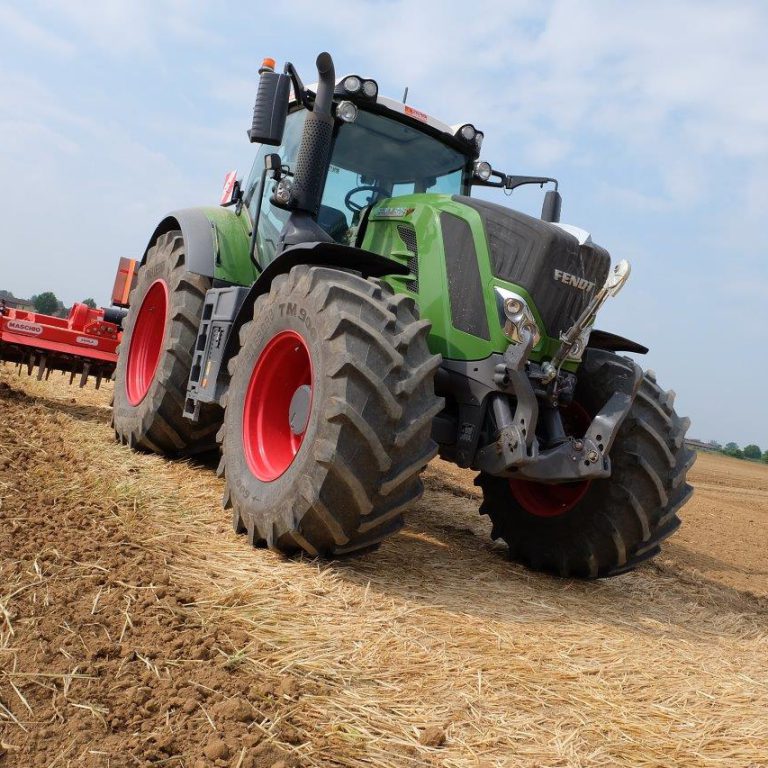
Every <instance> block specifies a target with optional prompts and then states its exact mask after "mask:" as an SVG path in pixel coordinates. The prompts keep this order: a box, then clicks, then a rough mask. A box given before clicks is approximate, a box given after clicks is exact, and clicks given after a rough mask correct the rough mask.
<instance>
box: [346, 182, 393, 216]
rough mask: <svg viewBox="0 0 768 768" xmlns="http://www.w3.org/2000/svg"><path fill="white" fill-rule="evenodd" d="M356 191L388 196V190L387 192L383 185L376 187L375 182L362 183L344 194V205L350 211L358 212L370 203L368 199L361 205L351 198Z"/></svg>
mask: <svg viewBox="0 0 768 768" xmlns="http://www.w3.org/2000/svg"><path fill="white" fill-rule="evenodd" d="M358 192H371V193H373V192H375V193H377V194H379V195H381V196H382V197H387V196H389V192H387V190H386V189H384V188H383V187H377V186H376V185H375V184H363V185H361V186H359V187H353V188H352V189H350V190H349V192H347V194H346V195H345V196H344V205H346V206H347V208H348V209H349V210H350V211H352V213H359V212H360V211H362V210H363V208H365V207H367V206H369V205H370V204H371V201H370V199H369V200H368V201H367V202H365V203H364V204H362V205H361V204H360V203H356V202H355V201H354V200H353V199H352V198H353V196H354V195H356V194H357V193H358Z"/></svg>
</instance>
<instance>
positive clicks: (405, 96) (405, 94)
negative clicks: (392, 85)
mask: <svg viewBox="0 0 768 768" xmlns="http://www.w3.org/2000/svg"><path fill="white" fill-rule="evenodd" d="M407 98H408V86H407V85H406V86H405V93H403V104H405V100H406V99H407Z"/></svg>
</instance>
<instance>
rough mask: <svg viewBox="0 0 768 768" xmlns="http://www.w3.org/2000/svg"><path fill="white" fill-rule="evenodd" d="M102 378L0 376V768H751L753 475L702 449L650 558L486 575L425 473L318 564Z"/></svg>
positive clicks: (460, 480)
mask: <svg viewBox="0 0 768 768" xmlns="http://www.w3.org/2000/svg"><path fill="white" fill-rule="evenodd" d="M110 396H111V389H110V385H107V386H106V387H104V386H103V387H102V389H101V390H100V391H98V392H97V391H95V390H93V389H92V388H91V387H87V388H86V389H84V390H78V389H76V388H70V387H68V386H67V385H66V384H65V383H64V380H63V379H60V378H58V377H55V378H52V379H51V381H49V382H37V381H35V380H33V379H28V378H26V377H22V378H17V377H16V376H15V372H14V370H13V369H12V368H11V367H10V366H0V766H2V768H6V766H7V767H8V768H10V767H11V766H13V767H14V768H16V766H19V767H23V768H27V767H35V768H36V767H37V766H60V767H63V766H93V767H94V768H95V767H96V766H99V767H101V766H105V767H106V766H109V767H118V766H136V765H141V766H144V765H169V766H173V767H174V768H176V767H177V766H188V767H190V768H202V767H203V766H206V767H207V766H228V767H232V768H249V767H251V768H253V767H256V766H258V767H259V768H260V767H261V766H267V767H270V766H271V767H273V768H287V767H288V766H307V767H309V766H361V767H362V766H392V767H393V768H395V767H399V766H422V765H425V766H446V767H454V766H456V767H458V766H507V765H508V766H526V767H528V766H530V767H531V768H533V766H547V767H556V766H558V767H559V766H563V767H565V766H673V765H674V766H753V767H754V766H768V718H766V714H765V713H766V711H768V661H767V659H768V565H767V564H766V560H765V557H766V551H768V467H766V466H764V465H759V464H752V463H749V462H743V461H738V460H734V459H727V458H723V457H720V456H712V455H706V454H705V455H701V456H700V457H699V460H698V463H697V464H696V466H695V467H694V469H693V472H692V481H693V483H694V485H695V486H696V489H697V493H696V495H695V497H694V500H693V502H692V503H691V504H689V505H688V506H686V507H685V509H684V511H683V520H684V525H683V528H682V529H681V531H680V532H679V533H678V534H677V535H676V536H675V537H674V538H673V539H672V540H670V541H669V542H668V543H667V545H666V546H665V548H664V552H663V554H662V556H661V557H660V558H658V559H657V560H656V561H655V562H654V563H652V564H650V565H648V566H646V567H644V568H642V569H640V570H638V571H636V572H634V573H631V574H628V575H626V576H622V577H619V578H615V579H612V580H608V581H604V582H596V583H581V582H576V581H568V580H559V579H552V578H549V577H545V576H540V575H537V574H533V573H530V572H528V571H526V570H525V569H523V568H521V567H519V566H517V565H514V564H511V563H509V562H508V561H507V560H506V558H505V552H504V548H503V547H500V546H498V545H496V544H494V543H492V542H491V541H490V540H489V526H488V524H487V522H486V520H485V519H483V518H480V517H479V516H478V514H477V508H478V506H479V501H478V494H477V489H476V488H475V487H474V486H473V484H472V474H471V473H467V472H464V471H462V470H458V469H457V468H455V467H452V466H450V465H448V464H445V463H443V462H439V461H436V462H434V463H433V464H432V465H431V466H430V467H429V469H428V471H427V485H428V490H427V493H426V494H425V496H424V498H423V499H422V501H421V502H419V503H418V504H417V505H416V506H415V507H414V509H413V511H412V512H411V514H410V516H409V518H408V521H409V524H408V526H407V528H406V529H405V530H404V531H403V532H401V534H399V535H398V536H396V537H394V538H393V539H392V540H390V541H388V542H386V543H385V544H384V545H383V546H382V547H381V548H380V549H378V550H377V551H374V552H372V553H369V554H367V555H364V556H363V557H359V558H354V559H348V560H341V561H336V562H333V563H325V562H318V561H310V560H307V559H296V560H288V559H284V558H281V557H279V556H277V555H275V554H273V553H270V552H267V551H264V550H253V549H251V548H250V547H249V546H247V544H246V542H245V540H244V539H243V538H242V537H237V536H235V535H234V534H233V533H232V531H231V526H230V522H229V519H228V515H227V513H226V512H224V511H223V510H222V509H221V507H220V495H221V490H222V487H221V486H222V484H221V482H220V480H219V479H218V478H217V477H216V475H215V471H214V469H215V463H216V460H215V458H212V459H211V460H210V462H208V463H206V461H203V462H169V461H166V460H164V459H162V458H160V457H157V456H152V455H143V454H137V453H132V452H130V451H129V450H128V449H126V448H124V447H121V446H119V445H118V444H117V443H115V441H114V439H113V433H112V430H111V428H110V426H109V400H110Z"/></svg>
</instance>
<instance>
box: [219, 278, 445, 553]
mask: <svg viewBox="0 0 768 768" xmlns="http://www.w3.org/2000/svg"><path fill="white" fill-rule="evenodd" d="M428 332H429V323H428V322H426V321H421V320H419V319H418V317H417V315H416V307H415V305H414V302H413V301H412V300H411V299H409V298H407V297H405V296H401V295H393V294H392V291H391V290H390V289H389V287H388V286H386V285H384V284H381V283H378V282H377V281H374V280H366V279H364V278H362V277H360V276H359V275H356V274H351V273H348V272H342V271H339V270H334V269H328V268H325V267H309V266H303V265H302V266H297V267H294V268H293V269H292V270H291V272H290V273H289V274H287V275H280V276H278V277H276V278H275V280H274V282H273V284H272V288H271V291H270V293H269V294H268V295H264V296H261V297H259V298H258V299H257V301H256V304H255V306H254V319H253V322H249V323H247V324H245V325H244V326H243V327H242V329H241V331H240V344H241V348H240V352H239V354H238V355H237V357H236V358H235V359H234V360H233V361H231V363H230V372H231V375H232V379H231V383H230V387H229V390H228V392H227V394H226V396H225V399H224V402H225V415H224V426H223V429H222V431H221V433H220V439H221V447H222V460H221V465H220V473H223V474H224V477H225V480H226V487H225V495H224V503H225V506H227V507H231V508H232V510H233V522H234V526H235V530H237V531H238V532H239V533H247V535H248V538H249V539H250V541H251V542H252V543H253V544H254V545H260V546H269V547H270V548H272V549H275V550H279V551H281V552H284V553H286V554H290V553H294V552H298V551H304V552H307V553H308V554H310V555H313V556H314V555H321V556H332V555H340V554H346V553H349V552H354V551H359V550H361V549H365V548H368V547H371V546H372V545H375V544H377V543H378V542H380V541H381V540H382V539H383V538H385V537H386V536H389V535H390V534H392V533H394V532H395V531H397V530H398V529H399V528H400V527H401V526H402V513H403V511H404V510H405V509H407V508H408V506H410V505H411V504H412V503H413V502H414V501H415V500H416V499H417V498H418V497H419V496H420V495H421V493H422V491H423V486H422V482H421V479H420V473H421V470H422V469H423V468H424V466H425V465H426V464H427V462H429V460H430V459H431V458H432V457H433V456H434V455H435V453H436V446H435V444H434V443H433V442H432V439H431V423H432V418H433V417H434V415H435V413H436V412H437V411H438V410H439V409H440V407H441V400H440V399H439V398H437V397H436V396H435V394H434V383H433V379H434V373H435V370H436V369H437V367H438V365H439V362H440V359H439V357H438V356H434V355H431V354H430V353H429V350H428V349H427V344H426V338H427V334H428Z"/></svg>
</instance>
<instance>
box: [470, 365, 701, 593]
mask: <svg viewBox="0 0 768 768" xmlns="http://www.w3.org/2000/svg"><path fill="white" fill-rule="evenodd" d="M627 375H631V370H630V366H629V365H628V363H627V361H626V360H625V359H623V358H621V357H619V356H612V357H611V358H610V359H609V360H608V361H607V362H606V361H605V357H604V356H603V355H601V357H600V359H599V361H598V360H597V358H595V359H591V358H590V355H589V352H587V354H586V355H585V359H584V362H583V363H582V365H581V367H580V369H579V383H578V386H577V389H576V404H575V409H576V412H577V414H578V413H579V412H580V413H581V414H582V415H580V416H578V418H577V421H579V422H584V421H586V425H588V423H589V420H590V417H591V415H593V414H595V413H597V411H599V410H600V408H601V407H602V405H603V404H604V403H605V402H606V401H607V400H608V398H609V397H610V395H611V394H612V392H613V386H612V383H613V382H615V381H616V380H617V377H623V376H627ZM673 402H674V393H672V392H664V391H663V390H662V389H660V388H659V387H658V385H657V384H656V380H655V376H654V375H653V374H651V373H650V372H649V373H647V374H646V375H645V376H644V377H643V380H642V382H641V384H640V389H639V391H638V394H637V397H636V398H635V401H634V403H633V405H632V407H631V410H630V412H629V414H628V415H627V418H626V419H625V421H624V423H623V424H622V426H621V428H620V429H619V432H618V435H617V436H616V440H615V441H614V444H613V446H612V448H611V452H610V457H611V463H612V474H611V477H609V478H605V479H601V480H592V481H590V482H580V483H567V484H561V485H549V484H544V483H535V482H531V481H525V480H509V479H507V478H501V477H493V476H491V475H486V474H481V475H479V476H478V478H477V480H476V481H475V482H476V484H477V485H479V486H480V487H481V489H482V491H483V497H484V500H483V504H482V506H481V507H480V512H481V514H486V515H488V516H489V517H490V519H491V522H492V524H493V532H492V536H493V538H494V539H503V540H504V541H505V542H506V543H507V544H508V546H509V553H510V557H511V558H512V559H513V560H517V561H519V562H521V563H523V564H524V565H526V566H528V567H529V568H532V569H534V570H540V571H546V572H549V573H554V574H558V575H561V576H578V577H586V578H597V577H603V576H614V575H617V574H620V573H624V572H626V571H628V570H631V569H633V568H634V567H636V566H637V565H638V564H640V563H641V562H643V561H644V560H647V559H649V558H651V557H654V556H655V555H657V554H658V552H659V551H660V546H659V545H660V543H661V542H662V541H663V540H664V539H665V538H667V536H669V535H670V534H672V533H674V531H675V530H676V529H677V528H678V526H679V525H680V519H679V517H678V515H677V513H678V510H679V509H680V507H682V505H683V504H684V503H685V502H686V501H687V500H688V498H689V497H690V495H691V493H692V489H691V486H690V485H688V484H687V483H686V475H687V472H688V470H689V469H690V467H691V466H692V464H693V462H694V460H695V453H694V452H693V451H691V450H690V449H688V448H686V447H685V444H684V437H685V432H686V430H687V429H688V425H689V423H690V422H689V420H688V419H687V418H681V417H679V416H678V415H677V414H676V413H675V411H674V408H673ZM564 421H565V423H566V428H568V418H565V419H564ZM584 430H585V424H583V423H579V424H578V426H573V425H572V427H571V432H572V434H577V433H578V434H583V433H584Z"/></svg>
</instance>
